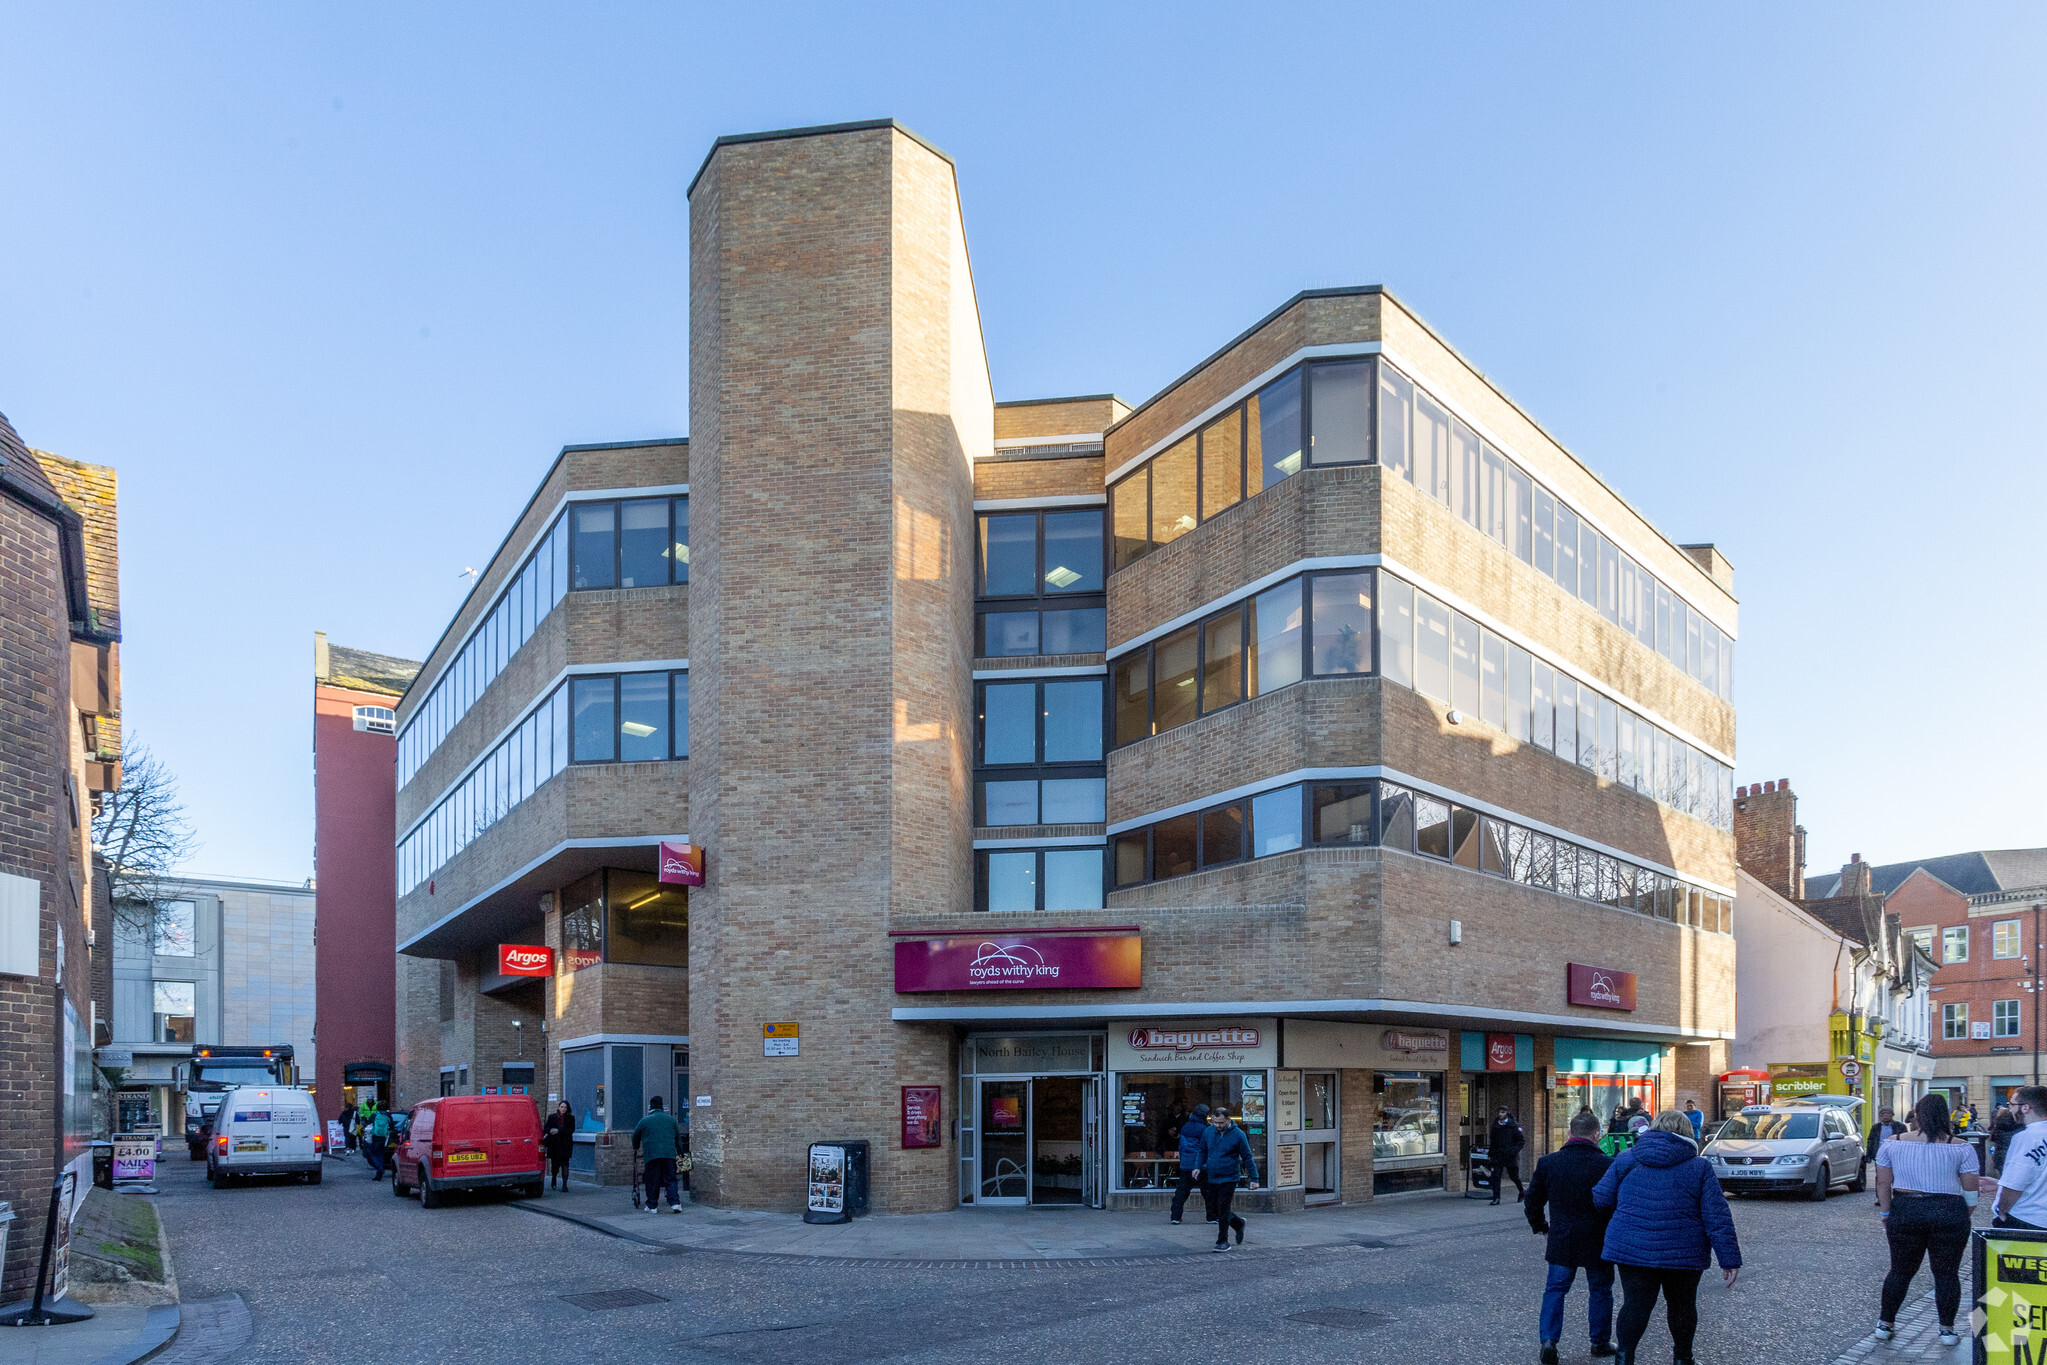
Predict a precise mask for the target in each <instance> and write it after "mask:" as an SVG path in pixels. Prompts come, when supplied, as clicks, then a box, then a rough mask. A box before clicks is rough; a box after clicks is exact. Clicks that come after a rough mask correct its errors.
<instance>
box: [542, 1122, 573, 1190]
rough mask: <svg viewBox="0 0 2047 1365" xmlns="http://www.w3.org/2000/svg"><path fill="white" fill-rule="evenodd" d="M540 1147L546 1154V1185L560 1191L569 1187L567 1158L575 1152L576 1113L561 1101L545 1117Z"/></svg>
mask: <svg viewBox="0 0 2047 1365" xmlns="http://www.w3.org/2000/svg"><path fill="white" fill-rule="evenodd" d="M540 1145H541V1147H542V1148H543V1149H545V1150H546V1152H547V1183H548V1184H549V1185H550V1186H556V1187H558V1188H560V1189H564V1190H565V1189H567V1188H568V1187H569V1156H570V1154H571V1153H573V1152H574V1151H575V1150H576V1111H575V1110H573V1109H571V1108H569V1102H568V1101H567V1100H563V1101H562V1102H561V1103H559V1104H557V1105H556V1106H555V1107H554V1112H553V1113H552V1114H549V1115H548V1116H547V1124H546V1126H545V1127H543V1128H542V1129H541V1130H540Z"/></svg>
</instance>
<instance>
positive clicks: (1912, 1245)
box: [1876, 1094, 1979, 1346]
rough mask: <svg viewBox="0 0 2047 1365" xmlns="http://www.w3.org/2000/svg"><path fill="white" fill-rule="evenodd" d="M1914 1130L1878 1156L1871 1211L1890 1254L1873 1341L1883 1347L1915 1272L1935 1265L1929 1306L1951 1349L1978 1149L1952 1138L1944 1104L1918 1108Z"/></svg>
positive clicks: (1928, 1102) (1929, 1100)
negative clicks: (1877, 1218) (1929, 1262)
mask: <svg viewBox="0 0 2047 1365" xmlns="http://www.w3.org/2000/svg"><path fill="white" fill-rule="evenodd" d="M1917 1112H1918V1115H1919V1131H1918V1132H1916V1133H1911V1134H1907V1135H1906V1136H1904V1137H1894V1138H1892V1139H1891V1140H1890V1141H1888V1142H1886V1143H1884V1145H1883V1146H1882V1147H1881V1148H1879V1149H1878V1151H1877V1154H1876V1207H1877V1213H1878V1214H1879V1215H1880V1216H1881V1217H1882V1218H1883V1220H1884V1238H1885V1240H1886V1241H1888V1242H1889V1243H1890V1247H1891V1271H1890V1274H1888V1275H1886V1276H1884V1287H1883V1301H1882V1307H1881V1308H1879V1309H1878V1311H1877V1323H1876V1335H1877V1340H1879V1341H1889V1340H1890V1339H1891V1338H1892V1337H1893V1336H1894V1335H1896V1333H1895V1330H1894V1324H1895V1323H1896V1322H1897V1320H1898V1307H1899V1305H1901V1304H1903V1303H1904V1302H1905V1292H1906V1291H1907V1290H1908V1289H1910V1288H1911V1287H1912V1277H1913V1276H1915V1275H1917V1274H1918V1273H1919V1262H1920V1261H1921V1260H1922V1259H1928V1258H1930V1259H1931V1260H1932V1263H1933V1306H1934V1308H1935V1309H1936V1310H1937V1311H1938V1312H1939V1314H1940V1344H1941V1345H1943V1346H1957V1345H1960V1344H1961V1340H1962V1339H1961V1337H1960V1336H1959V1335H1957V1334H1956V1332H1955V1310H1956V1309H1957V1308H1958V1307H1960V1306H1961V1302H1962V1273H1961V1266H1962V1253H1963V1252H1964V1251H1966V1250H1968V1248H1969V1219H1970V1213H1969V1209H1970V1206H1971V1205H1972V1204H1974V1203H1975V1199H1976V1180H1977V1175H1978V1173H1979V1168H1978V1165H1977V1160H1976V1148H1975V1146H1974V1145H1973V1144H1971V1143H1968V1142H1964V1141H1963V1140H1962V1139H1960V1138H1958V1137H1956V1136H1955V1135H1954V1133H1953V1132H1952V1130H1951V1128H1950V1124H1949V1120H1948V1112H1947V1099H1946V1097H1945V1096H1942V1095H1938V1094H1935V1095H1928V1096H1927V1097H1926V1098H1924V1099H1922V1100H1920V1101H1919V1104H1918V1106H1917Z"/></svg>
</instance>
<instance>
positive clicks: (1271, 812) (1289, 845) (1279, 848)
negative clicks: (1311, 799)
mask: <svg viewBox="0 0 2047 1365" xmlns="http://www.w3.org/2000/svg"><path fill="white" fill-rule="evenodd" d="M1251 841H1252V842H1251V856H1252V857H1254V858H1265V857H1269V856H1271V855H1272V854H1275V853H1286V852H1289V851H1291V850H1293V849H1297V848H1299V847H1300V846H1301V789H1300V788H1299V787H1281V788H1280V789H1279V790H1278V791H1271V792H1262V793H1260V794H1259V795H1257V796H1254V797H1252V798H1251Z"/></svg>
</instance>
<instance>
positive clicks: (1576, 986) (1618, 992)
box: [1570, 962, 1635, 1010]
mask: <svg viewBox="0 0 2047 1365" xmlns="http://www.w3.org/2000/svg"><path fill="white" fill-rule="evenodd" d="M1570 968H1571V977H1570V987H1571V1003H1572V1004H1574V1005H1589V1006H1590V1007H1592V1008H1593V1009H1596V1010H1632V1009H1633V1008H1635V974H1634V973H1633V972H1624V971H1622V970H1621V969H1620V968H1618V967H1588V966H1586V965H1585V964H1584V963H1582V962H1573V963H1571V964H1570Z"/></svg>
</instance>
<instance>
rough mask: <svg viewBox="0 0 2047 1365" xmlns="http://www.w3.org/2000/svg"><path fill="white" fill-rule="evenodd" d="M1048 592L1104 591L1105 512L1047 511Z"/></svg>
mask: <svg viewBox="0 0 2047 1365" xmlns="http://www.w3.org/2000/svg"><path fill="white" fill-rule="evenodd" d="M1044 583H1045V586H1044V591H1045V592H1047V593H1069V592H1100V591H1101V590H1102V513H1101V510H1100V509H1099V508H1088V509H1086V510H1084V511H1077V512H1047V513H1045V573H1044Z"/></svg>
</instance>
